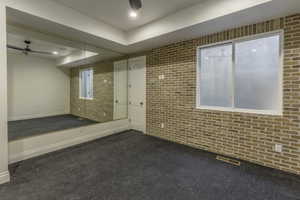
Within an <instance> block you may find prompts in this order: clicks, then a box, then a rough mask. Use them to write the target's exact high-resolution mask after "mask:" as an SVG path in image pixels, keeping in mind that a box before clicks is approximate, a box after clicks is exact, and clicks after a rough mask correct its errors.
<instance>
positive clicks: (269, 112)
mask: <svg viewBox="0 0 300 200" xmlns="http://www.w3.org/2000/svg"><path fill="white" fill-rule="evenodd" d="M196 109H199V110H212V111H223V112H236V113H246V114H258V115H273V116H282V115H283V114H282V111H274V110H253V109H240V108H226V107H218V106H197V107H196Z"/></svg>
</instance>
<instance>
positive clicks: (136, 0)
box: [129, 0, 142, 18]
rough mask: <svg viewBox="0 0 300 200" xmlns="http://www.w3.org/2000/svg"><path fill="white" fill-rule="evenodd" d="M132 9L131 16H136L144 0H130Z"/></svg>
mask: <svg viewBox="0 0 300 200" xmlns="http://www.w3.org/2000/svg"><path fill="white" fill-rule="evenodd" d="M129 4H130V7H131V11H130V12H129V16H130V17H131V18H136V17H137V16H138V11H139V10H140V9H141V8H142V0H129Z"/></svg>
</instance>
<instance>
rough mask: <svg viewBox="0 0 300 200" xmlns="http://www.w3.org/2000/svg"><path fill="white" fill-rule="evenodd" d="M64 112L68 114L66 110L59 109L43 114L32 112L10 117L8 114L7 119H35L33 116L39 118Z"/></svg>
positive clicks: (63, 113)
mask: <svg viewBox="0 0 300 200" xmlns="http://www.w3.org/2000/svg"><path fill="white" fill-rule="evenodd" d="M66 114H69V112H66V111H65V110H60V111H57V112H52V113H44V114H32V115H21V116H11V117H10V116H8V121H17V120H25V119H35V118H41V117H51V116H57V115H66Z"/></svg>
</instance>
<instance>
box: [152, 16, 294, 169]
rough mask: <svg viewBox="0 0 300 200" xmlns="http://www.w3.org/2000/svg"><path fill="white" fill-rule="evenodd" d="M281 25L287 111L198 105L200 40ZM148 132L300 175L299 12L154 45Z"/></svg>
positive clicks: (205, 41) (226, 37) (212, 40)
mask: <svg viewBox="0 0 300 200" xmlns="http://www.w3.org/2000/svg"><path fill="white" fill-rule="evenodd" d="M281 29H282V30H284V67H283V68H284V69H283V104H284V105H283V116H271V115H262V114H248V113H237V112H222V111H212V110H199V109H196V108H195V107H196V49H197V47H198V46H201V45H206V44H211V43H216V42H221V41H226V40H230V39H235V38H239V37H243V36H250V35H254V34H259V33H264V32H270V31H275V30H281ZM161 74H164V75H165V79H164V80H158V76H159V75H161ZM161 123H164V124H165V127H164V128H161V126H160V124H161ZM147 134H149V135H152V136H156V137H160V138H163V139H166V140H170V141H174V142H177V143H181V144H185V145H189V146H192V147H195V148H199V149H203V150H207V151H210V152H214V153H218V154H222V155H226V156H231V157H234V158H238V159H242V160H246V161H250V162H253V163H256V164H260V165H263V166H267V167H271V168H276V169H280V170H283V171H287V172H291V173H294V174H298V175H300V14H296V15H293V16H288V17H283V18H280V19H274V20H270V21H265V22H262V23H258V24H253V25H248V26H243V27H239V28H235V29H231V30H227V31H224V32H220V33H216V34H212V35H208V36H203V37H200V38H198V39H194V40H189V41H184V42H179V43H176V44H171V45H168V46H164V47H161V48H157V49H153V50H151V52H149V53H148V55H147ZM275 144H283V152H282V153H276V152H274V145H275Z"/></svg>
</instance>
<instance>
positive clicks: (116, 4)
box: [53, 0, 207, 31]
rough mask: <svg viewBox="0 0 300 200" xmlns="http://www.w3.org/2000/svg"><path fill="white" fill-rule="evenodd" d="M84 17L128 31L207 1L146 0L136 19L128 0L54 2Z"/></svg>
mask: <svg viewBox="0 0 300 200" xmlns="http://www.w3.org/2000/svg"><path fill="white" fill-rule="evenodd" d="M53 1H56V2H58V3H61V4H63V5H65V6H68V7H69V8H73V9H74V10H77V11H79V12H81V13H82V14H84V15H87V16H89V17H92V18H94V19H97V20H101V21H103V22H105V23H107V24H110V25H113V26H115V27H117V28H120V29H122V30H125V31H128V30H130V29H134V28H137V27H138V26H142V25H145V24H147V23H149V22H151V21H154V20H158V19H160V18H162V17H165V16H167V15H170V14H171V13H174V12H176V11H178V10H181V9H184V8H187V7H190V6H192V5H194V4H198V3H202V2H204V1H207V0H144V1H143V8H142V9H141V11H140V13H139V17H138V18H136V19H130V18H129V17H128V12H129V10H130V6H129V1H128V0H88V1H86V0H85V1H84V0H53Z"/></svg>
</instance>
